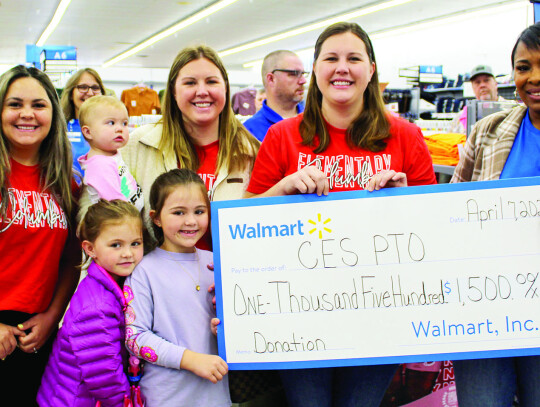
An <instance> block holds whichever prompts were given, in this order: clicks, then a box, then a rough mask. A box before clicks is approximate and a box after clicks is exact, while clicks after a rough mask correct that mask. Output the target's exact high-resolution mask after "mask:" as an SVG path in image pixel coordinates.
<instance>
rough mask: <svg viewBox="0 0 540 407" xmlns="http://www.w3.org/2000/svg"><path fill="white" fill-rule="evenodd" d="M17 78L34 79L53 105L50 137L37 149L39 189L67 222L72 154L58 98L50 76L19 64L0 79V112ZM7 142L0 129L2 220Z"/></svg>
mask: <svg viewBox="0 0 540 407" xmlns="http://www.w3.org/2000/svg"><path fill="white" fill-rule="evenodd" d="M20 78H34V79H35V80H37V81H38V82H39V83H40V84H41V86H42V87H43V89H44V90H45V92H47V96H48V97H49V99H50V101H51V105H52V113H53V115H52V122H51V129H50V130H49V134H47V136H46V137H45V139H43V141H42V142H41V145H40V147H39V161H38V166H39V176H40V183H41V188H42V189H43V190H44V191H45V190H49V191H50V192H51V193H52V194H53V195H54V196H55V198H56V199H57V201H58V203H59V204H60V206H61V207H62V209H63V210H64V211H65V212H66V217H67V219H70V218H71V215H72V210H73V207H74V204H75V203H74V198H73V194H72V190H71V181H72V178H73V175H72V169H71V167H72V155H71V144H70V142H69V139H68V137H67V133H66V121H65V120H64V115H63V113H62V109H60V104H59V102H58V95H57V94H56V90H55V88H54V86H53V84H52V83H51V81H50V79H49V77H48V76H47V75H46V74H44V73H43V72H41V71H40V70H39V69H36V68H26V67H24V66H22V65H19V66H16V67H13V68H11V69H10V70H9V71H7V72H5V73H4V74H3V75H2V76H0V112H2V111H3V110H4V102H5V98H6V94H7V92H8V90H9V87H10V86H11V85H12V84H13V82H15V81H16V80H17V79H20ZM9 157H10V152H9V142H8V141H7V139H6V136H5V135H4V132H3V130H2V126H0V196H1V201H0V217H1V218H2V219H5V215H6V213H7V209H8V206H9V205H10V200H9V195H8V188H9V173H10V172H11V165H10V162H9Z"/></svg>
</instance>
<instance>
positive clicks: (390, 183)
mask: <svg viewBox="0 0 540 407" xmlns="http://www.w3.org/2000/svg"><path fill="white" fill-rule="evenodd" d="M314 61H315V62H314V63H313V74H312V77H311V82H310V84H309V89H308V96H307V101H306V108H305V111H304V113H303V115H302V114H300V115H298V116H296V117H294V118H291V119H286V120H283V121H281V122H279V123H276V124H275V125H273V126H272V127H270V129H269V130H268V133H267V135H266V137H265V139H264V141H263V143H262V145H261V148H260V150H259V154H258V156H257V159H256V161H255V166H254V169H253V173H252V175H251V181H250V183H249V186H248V188H247V193H246V195H245V196H246V197H252V196H279V195H290V194H298V193H317V194H318V195H322V194H324V195H327V194H328V193H329V192H337V191H351V190H361V189H367V190H369V191H373V190H376V189H377V190H378V189H380V188H384V187H401V186H407V185H424V184H434V183H436V180H435V174H434V172H433V165H432V162H431V157H430V155H429V152H428V149H427V147H426V144H425V142H424V139H423V136H422V132H421V131H420V129H419V128H418V127H417V126H415V125H414V124H411V123H409V122H407V121H405V120H403V119H401V118H399V117H395V116H392V115H391V114H389V113H388V112H387V111H386V109H385V107H384V103H383V100H382V96H381V92H380V90H379V80H378V77H377V66H376V63H375V55H374V52H373V47H372V44H371V41H370V39H369V37H368V35H367V34H366V33H365V32H364V30H362V28H360V26H358V24H355V23H336V24H334V25H331V26H330V27H328V28H326V30H325V31H324V32H323V33H322V34H321V35H320V36H319V38H318V39H317V43H316V45H315V58H314ZM396 368H397V366H396V365H395V364H392V365H379V366H348V367H337V368H317V369H291V370H284V371H282V372H281V376H282V381H283V386H284V387H285V391H286V393H287V399H288V402H289V406H290V407H297V406H298V407H299V406H307V405H309V406H312V407H313V406H315V407H319V406H330V405H338V406H340V407H352V406H355V407H356V406H358V407H360V406H362V407H378V406H379V405H380V402H381V400H382V398H383V395H384V392H385V390H386V387H387V386H388V384H389V383H390V380H391V379H392V376H393V375H394V372H395V371H396Z"/></svg>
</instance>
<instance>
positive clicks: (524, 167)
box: [500, 109, 540, 179]
mask: <svg viewBox="0 0 540 407" xmlns="http://www.w3.org/2000/svg"><path fill="white" fill-rule="evenodd" d="M539 157H540V130H538V129H537V128H536V127H534V126H533V124H532V123H531V119H530V118H529V109H527V113H526V114H525V117H524V118H523V120H522V122H521V126H520V127H519V131H518V133H517V134H516V138H515V139H514V144H513V145H512V150H510V154H509V155H508V158H507V160H506V163H505V164H504V168H503V170H502V173H501V176H500V178H501V179H504V178H519V177H535V176H538V175H540V159H539Z"/></svg>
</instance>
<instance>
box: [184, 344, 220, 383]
mask: <svg viewBox="0 0 540 407" xmlns="http://www.w3.org/2000/svg"><path fill="white" fill-rule="evenodd" d="M180 369H185V370H189V371H190V372H193V373H195V374H196V375H197V376H199V377H202V378H203V379H207V380H210V381H211V382H212V383H217V382H219V381H220V380H222V379H223V376H225V375H226V374H227V372H228V371H229V366H227V363H225V361H224V360H223V359H221V358H220V357H219V356H217V355H207V354H205V353H197V352H193V351H191V350H189V349H186V350H185V351H184V355H183V356H182V360H181V362H180Z"/></svg>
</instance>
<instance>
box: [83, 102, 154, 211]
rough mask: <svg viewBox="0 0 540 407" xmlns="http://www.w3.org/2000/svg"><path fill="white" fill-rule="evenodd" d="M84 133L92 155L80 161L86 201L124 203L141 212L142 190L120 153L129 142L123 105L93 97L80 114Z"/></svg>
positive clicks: (85, 103)
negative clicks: (121, 201)
mask: <svg viewBox="0 0 540 407" xmlns="http://www.w3.org/2000/svg"><path fill="white" fill-rule="evenodd" d="M79 122H80V125H81V132H82V134H83V136H84V138H85V139H86V141H88V144H90V151H88V153H87V154H85V155H83V156H81V157H79V164H80V165H81V168H82V169H83V170H84V179H83V184H84V186H85V192H84V193H83V194H85V195H86V196H85V197H84V199H83V200H86V198H87V199H88V200H89V201H90V202H88V203H90V204H93V203H96V202H98V201H99V199H100V198H101V199H105V200H107V201H110V200H113V199H121V200H123V201H128V202H131V203H132V204H133V205H135V207H136V208H137V209H138V210H139V211H141V210H142V209H143V205H144V199H143V195H142V190H141V188H140V187H139V185H138V184H137V181H135V178H133V176H132V175H131V173H130V172H129V169H128V168H127V166H126V164H125V163H124V160H122V157H121V155H120V154H119V153H118V149H119V148H121V147H123V146H125V145H126V143H127V142H128V140H129V130H128V113H127V110H126V107H125V106H124V104H123V103H122V102H121V101H120V100H118V99H116V98H115V97H112V96H94V97H93V98H90V99H88V100H86V101H85V102H84V103H83V104H82V106H81V110H80V112H79Z"/></svg>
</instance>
